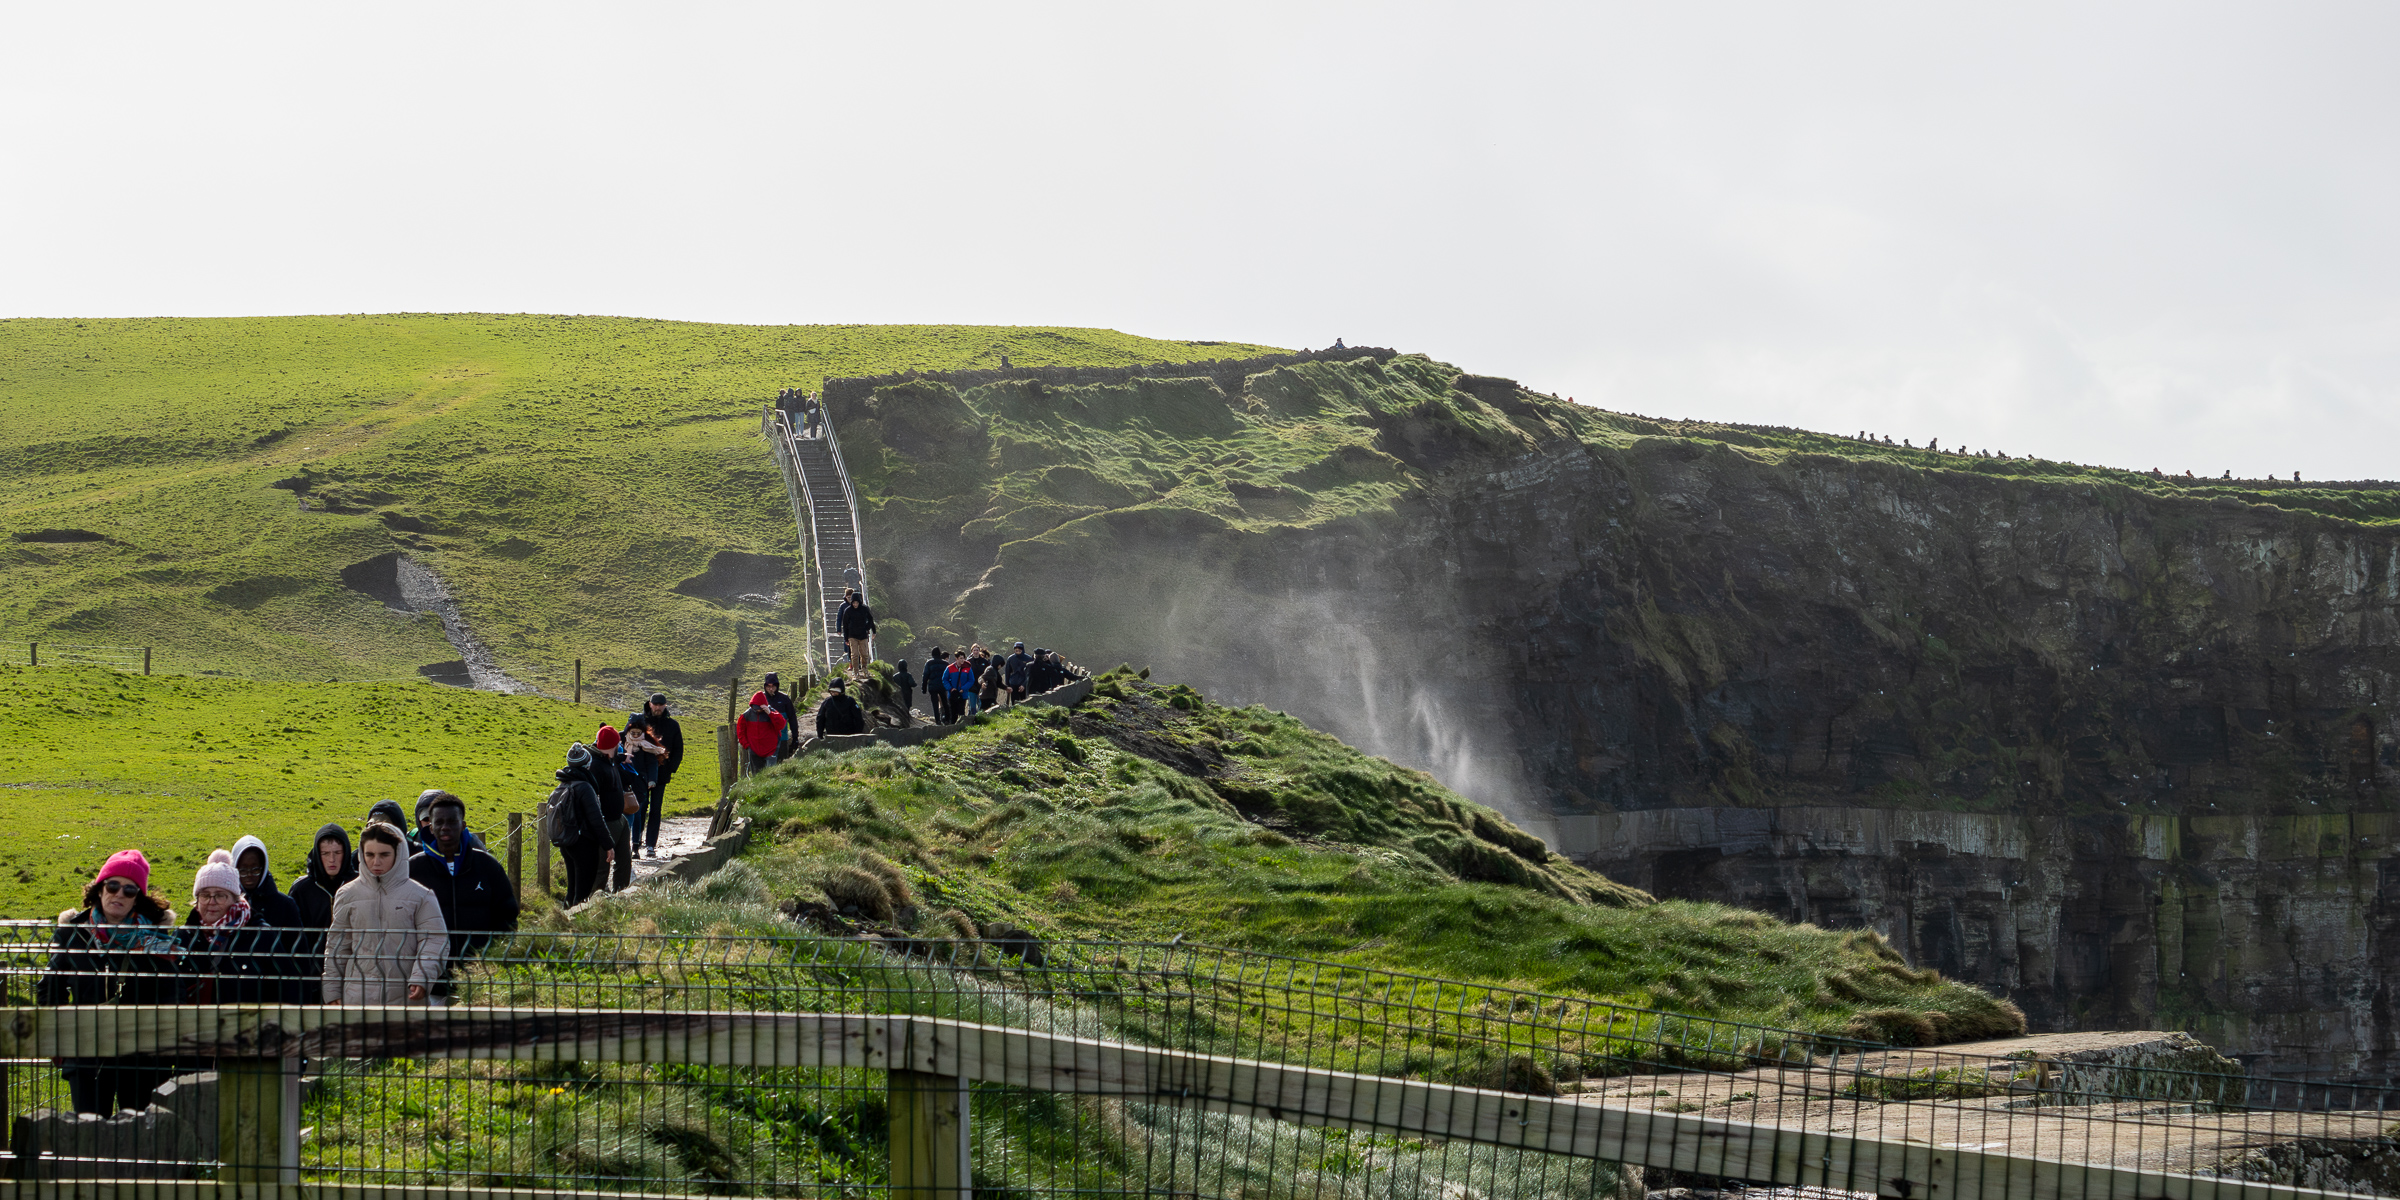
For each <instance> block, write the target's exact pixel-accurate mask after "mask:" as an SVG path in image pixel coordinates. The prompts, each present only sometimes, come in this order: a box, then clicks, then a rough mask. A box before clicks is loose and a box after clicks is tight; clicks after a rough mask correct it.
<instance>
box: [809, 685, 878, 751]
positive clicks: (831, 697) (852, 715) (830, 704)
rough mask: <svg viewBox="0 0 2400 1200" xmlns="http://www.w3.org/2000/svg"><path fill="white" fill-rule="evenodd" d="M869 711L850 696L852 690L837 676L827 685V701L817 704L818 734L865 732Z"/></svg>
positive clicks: (819, 735)
mask: <svg viewBox="0 0 2400 1200" xmlns="http://www.w3.org/2000/svg"><path fill="white" fill-rule="evenodd" d="M866 731H867V712H866V710H865V709H863V708H860V707H859V706H858V701H856V700H853V699H851V698H850V692H849V690H848V688H847V687H845V686H844V685H843V683H842V680H841V677H839V676H836V677H834V679H833V680H832V681H831V682H829V683H827V684H826V685H825V703H823V704H820V705H818V706H817V736H818V737H829V736H832V735H835V734H844V733H865V732H866Z"/></svg>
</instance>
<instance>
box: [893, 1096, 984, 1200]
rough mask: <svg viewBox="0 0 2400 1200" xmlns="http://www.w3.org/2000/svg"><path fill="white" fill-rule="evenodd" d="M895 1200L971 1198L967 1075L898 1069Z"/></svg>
mask: <svg viewBox="0 0 2400 1200" xmlns="http://www.w3.org/2000/svg"><path fill="white" fill-rule="evenodd" d="M888 1075H889V1078H890V1080H891V1113H892V1123H891V1142H890V1145H891V1173H890V1175H889V1178H890V1180H891V1184H892V1200H968V1197H967V1191H966V1189H967V1186H968V1178H969V1176H970V1171H969V1168H968V1166H967V1112H966V1103H965V1102H966V1098H967V1092H966V1081H965V1080H962V1079H959V1078H958V1077H956V1076H953V1075H928V1074H926V1073H924V1072H922V1071H892V1072H889V1073H888Z"/></svg>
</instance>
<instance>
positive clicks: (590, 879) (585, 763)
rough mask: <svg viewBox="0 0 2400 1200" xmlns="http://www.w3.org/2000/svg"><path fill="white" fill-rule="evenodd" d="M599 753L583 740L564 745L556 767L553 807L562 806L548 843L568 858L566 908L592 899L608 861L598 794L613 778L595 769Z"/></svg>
mask: <svg viewBox="0 0 2400 1200" xmlns="http://www.w3.org/2000/svg"><path fill="white" fill-rule="evenodd" d="M601 765H602V764H601V762H600V756H599V755H597V754H594V753H592V751H591V748H590V747H588V746H586V745H584V744H583V743H582V742H577V743H575V744H574V745H572V746H569V747H567V765H566V766H564V767H561V768H559V769H558V774H557V776H556V778H557V779H558V789H557V790H556V791H553V792H551V793H550V803H551V805H552V806H554V807H555V806H560V805H563V806H565V807H564V809H563V810H560V811H559V812H558V817H557V819H556V820H555V821H554V822H553V823H552V826H551V830H552V832H551V835H550V837H551V842H550V844H551V845H554V846H556V847H558V851H559V854H560V856H561V857H563V858H565V859H566V860H567V907H568V908H573V907H575V906H576V905H578V904H581V903H583V902H584V901H585V900H588V899H590V898H591V895H592V893H593V892H594V891H595V890H597V889H598V888H599V886H600V873H601V871H602V869H603V868H605V867H606V865H607V862H608V817H607V816H606V814H605V813H604V812H603V809H604V808H605V807H606V805H605V804H604V803H603V802H602V800H601V797H602V796H604V795H606V794H608V789H609V788H610V787H611V786H613V785H614V783H615V780H614V779H613V778H611V777H604V776H603V775H602V774H601V772H600V771H599V770H598V769H597V768H599V767H600V766H601Z"/></svg>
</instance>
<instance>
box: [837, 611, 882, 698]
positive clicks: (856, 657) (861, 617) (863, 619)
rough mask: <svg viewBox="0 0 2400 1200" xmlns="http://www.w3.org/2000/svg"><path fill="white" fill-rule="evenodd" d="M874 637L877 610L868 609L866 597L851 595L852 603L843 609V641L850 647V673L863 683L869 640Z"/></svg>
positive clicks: (865, 674) (865, 675)
mask: <svg viewBox="0 0 2400 1200" xmlns="http://www.w3.org/2000/svg"><path fill="white" fill-rule="evenodd" d="M874 636H875V610H874V609H872V608H869V607H867V599H866V597H864V596H861V595H859V594H858V593H857V592H852V593H850V603H849V605H848V606H847V607H845V608H844V609H842V641H843V642H844V643H846V644H847V645H848V646H849V647H850V663H849V670H850V673H851V674H852V675H855V676H857V677H858V679H859V681H860V682H862V683H863V682H865V681H866V677H867V655H868V653H869V652H868V650H867V645H868V643H867V639H868V638H871V637H874Z"/></svg>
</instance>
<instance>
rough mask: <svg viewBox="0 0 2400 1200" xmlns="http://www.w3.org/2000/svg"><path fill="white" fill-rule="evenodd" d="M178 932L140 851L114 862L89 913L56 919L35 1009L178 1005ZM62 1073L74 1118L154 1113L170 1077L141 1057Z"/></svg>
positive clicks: (96, 886)
mask: <svg viewBox="0 0 2400 1200" xmlns="http://www.w3.org/2000/svg"><path fill="white" fill-rule="evenodd" d="M237 883H238V877H237ZM174 927H175V913H174V910H172V909H169V908H168V907H167V906H165V905H163V904H160V903H159V902H158V900H157V899H156V898H155V897H153V896H151V895H150V860H149V859H147V858H144V857H142V852H141V851H139V850H119V851H117V852H116V853H115V854H112V855H109V856H108V861H107V862H106V863H104V864H102V865H101V867H100V873H99V874H97V875H94V876H93V877H92V882H91V884H90V886H88V887H85V888H84V889H83V908H82V909H81V910H74V909H70V910H68V911H66V912H63V913H60V914H58V929H57V931H56V932H55V933H53V934H52V935H51V939H50V944H51V947H52V949H51V953H50V969H49V971H48V972H46V973H45V974H43V976H42V978H41V982H39V983H37V984H36V985H34V992H33V995H34V1003H36V1004H41V1005H46V1006H57V1005H68V1004H173V1003H175V1002H176V1001H177V1000H178V999H180V998H181V997H180V992H181V990H182V989H181V987H180V985H179V982H178V980H177V978H176V972H177V971H178V970H179V969H180V967H181V964H182V961H183V943H182V942H181V941H180V940H178V939H177V938H176V936H175V928H174ZM59 1067H60V1071H59V1073H60V1074H62V1075H65V1076H66V1077H67V1092H68V1095H69V1096H70V1098H71V1099H72V1100H73V1101H74V1104H75V1111H76V1112H79V1113H98V1114H99V1115H101V1116H104V1117H105V1116H110V1115H113V1114H115V1113H116V1112H118V1111H119V1110H121V1109H128V1108H130V1109H136V1110H138V1109H143V1108H148V1107H149V1106H150V1093H151V1091H152V1090H153V1089H155V1088H157V1087H158V1085H160V1084H162V1083H165V1082H166V1081H167V1077H168V1075H169V1074H170V1073H171V1072H170V1071H169V1069H168V1068H167V1067H164V1066H161V1065H159V1064H158V1062H157V1060H155V1059H153V1058H150V1057H147V1056H143V1055H126V1056H123V1057H119V1058H70V1059H65V1060H62V1061H61V1062H60V1064H59Z"/></svg>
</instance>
